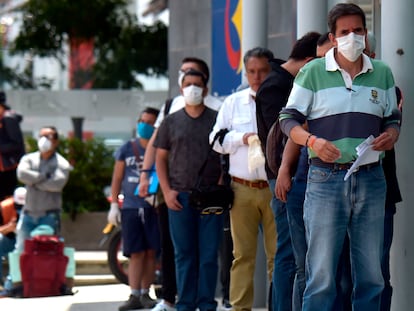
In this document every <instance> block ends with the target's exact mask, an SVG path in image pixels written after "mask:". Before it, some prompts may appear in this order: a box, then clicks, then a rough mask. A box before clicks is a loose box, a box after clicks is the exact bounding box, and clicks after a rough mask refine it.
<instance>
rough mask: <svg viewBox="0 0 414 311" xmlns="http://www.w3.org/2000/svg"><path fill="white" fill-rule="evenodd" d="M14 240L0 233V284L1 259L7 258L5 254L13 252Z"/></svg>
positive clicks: (1, 272) (0, 275)
mask: <svg viewBox="0 0 414 311" xmlns="http://www.w3.org/2000/svg"><path fill="white" fill-rule="evenodd" d="M15 245H16V238H15V237H13V238H10V237H8V236H6V235H4V234H1V233H0V284H2V283H3V269H2V267H3V258H7V254H8V253H9V252H12V251H13V250H14V246H15Z"/></svg>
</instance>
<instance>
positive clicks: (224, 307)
mask: <svg viewBox="0 0 414 311" xmlns="http://www.w3.org/2000/svg"><path fill="white" fill-rule="evenodd" d="M232 308H233V307H232V305H231V304H230V301H228V300H227V299H224V300H223V304H222V306H221V309H222V310H223V311H230V310H231V309H232Z"/></svg>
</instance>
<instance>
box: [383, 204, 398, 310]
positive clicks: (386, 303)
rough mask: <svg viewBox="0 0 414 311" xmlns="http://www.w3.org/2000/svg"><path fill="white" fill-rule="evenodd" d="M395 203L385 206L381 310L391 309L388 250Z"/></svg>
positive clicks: (391, 235) (391, 236) (392, 232)
mask: <svg viewBox="0 0 414 311" xmlns="http://www.w3.org/2000/svg"><path fill="white" fill-rule="evenodd" d="M394 214H395V204H393V205H392V206H386V207H385V219H384V249H383V253H382V260H381V269H382V275H383V277H384V290H383V291H382V295H381V311H389V310H391V297H392V286H391V283H390V278H391V276H390V250H391V244H392V238H393V235H394Z"/></svg>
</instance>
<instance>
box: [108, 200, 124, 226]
mask: <svg viewBox="0 0 414 311" xmlns="http://www.w3.org/2000/svg"><path fill="white" fill-rule="evenodd" d="M108 222H109V223H110V224H111V225H114V226H117V225H119V224H120V223H121V211H120V210H119V205H118V203H116V202H112V203H111V209H110V210H109V213H108Z"/></svg>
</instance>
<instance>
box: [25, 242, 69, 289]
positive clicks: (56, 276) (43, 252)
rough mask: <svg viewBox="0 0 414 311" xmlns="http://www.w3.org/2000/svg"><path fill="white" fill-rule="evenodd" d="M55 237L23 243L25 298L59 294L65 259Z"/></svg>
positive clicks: (60, 245)
mask: <svg viewBox="0 0 414 311" xmlns="http://www.w3.org/2000/svg"><path fill="white" fill-rule="evenodd" d="M63 247H64V244H63V242H61V241H60V240H59V238H58V237H57V236H48V235H40V236H36V237H33V238H31V239H28V240H26V241H25V245H24V251H23V253H22V255H21V256H20V270H21V274H22V282H23V296H24V297H46V296H58V295H61V294H62V290H63V289H64V285H65V281H66V278H65V272H66V266H67V263H68V257H66V256H65V255H64V254H63Z"/></svg>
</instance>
